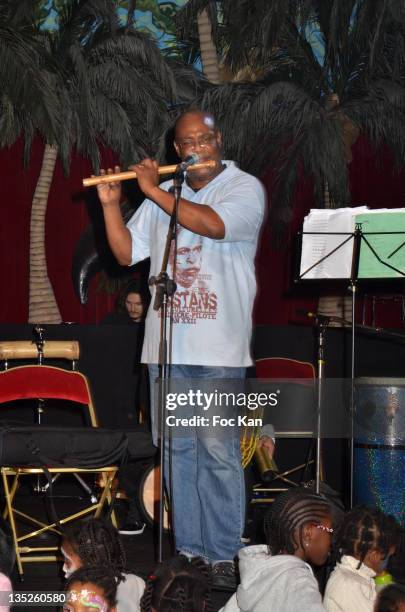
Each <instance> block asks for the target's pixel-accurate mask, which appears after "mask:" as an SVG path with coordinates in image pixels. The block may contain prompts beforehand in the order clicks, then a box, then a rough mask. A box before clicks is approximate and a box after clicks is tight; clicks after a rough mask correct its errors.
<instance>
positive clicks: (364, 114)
mask: <svg viewBox="0 0 405 612" xmlns="http://www.w3.org/2000/svg"><path fill="white" fill-rule="evenodd" d="M218 7H219V16H218ZM207 8H210V10H211V11H213V10H214V8H216V9H217V13H216V15H217V22H216V24H215V27H214V29H213V32H214V39H215V41H216V43H217V48H218V49H219V51H220V53H221V58H222V60H221V61H222V63H223V64H224V65H225V66H226V67H227V68H228V69H229V71H230V73H231V74H232V75H233V77H234V79H235V78H236V79H239V78H240V77H241V75H242V76H243V74H245V75H246V74H247V73H248V74H249V75H250V77H251V78H250V80H249V81H247V80H245V81H242V82H233V83H227V84H224V85H220V86H219V87H215V88H210V89H209V90H207V91H206V93H205V94H204V95H203V96H202V98H201V104H202V105H203V106H204V107H205V108H207V109H209V110H211V111H213V112H215V113H216V115H217V116H218V117H219V120H220V122H221V125H222V129H223V131H224V133H225V142H226V146H227V149H228V154H230V155H231V156H232V157H234V158H236V159H237V160H238V161H239V163H240V164H241V165H242V167H244V168H245V169H247V170H250V171H251V172H253V173H255V174H260V173H262V172H263V171H264V170H265V169H266V168H267V167H268V166H273V167H274V168H275V169H276V171H277V181H276V186H275V191H274V192H273V194H272V206H271V209H272V218H273V220H274V221H276V222H278V223H280V222H282V223H283V222H287V221H288V219H289V217H290V214H291V200H292V194H293V191H294V187H295V184H296V181H297V176H298V167H299V165H300V164H301V165H302V167H303V169H304V172H305V174H306V176H308V177H310V178H311V179H312V180H313V182H314V194H315V198H316V201H317V203H318V204H319V205H321V204H322V203H323V197H324V186H325V183H326V182H327V184H328V186H329V191H330V195H331V198H332V200H333V202H335V203H336V204H337V205H345V204H347V203H348V202H349V201H350V194H349V189H348V176H347V161H348V160H350V145H351V144H352V142H353V141H354V140H355V138H356V136H357V134H358V133H359V132H360V133H363V134H365V135H367V136H368V137H369V138H370V140H371V141H372V143H373V144H374V145H375V146H376V147H378V146H379V145H381V144H382V143H384V144H386V145H388V146H389V148H390V149H391V150H392V151H393V153H394V156H395V159H396V161H397V163H398V164H402V163H403V162H404V159H405V121H404V119H405V115H404V112H405V90H404V77H405V72H404V61H405V54H404V48H405V42H404V41H405V30H404V21H403V20H401V19H400V16H401V14H400V9H399V7H398V3H396V2H394V1H390V0H267V1H266V2H263V1H261V0H249V1H246V0H232V1H231V0H222V1H220V2H213V0H190V1H189V3H188V4H187V6H186V8H185V9H183V11H182V12H181V13H180V17H179V19H180V20H181V18H182V17H183V22H182V21H180V26H181V30H180V31H181V32H182V33H183V35H186V34H187V33H189V35H190V41H191V46H192V45H193V44H195V41H196V40H197V39H196V36H195V19H196V16H197V14H198V12H199V11H201V10H202V9H207ZM186 9H187V10H186ZM214 14H215V13H214ZM187 24H188V25H187ZM193 33H194V34H193ZM235 118H237V120H238V121H237V128H235Z"/></svg>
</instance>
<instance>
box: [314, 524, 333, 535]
mask: <svg viewBox="0 0 405 612" xmlns="http://www.w3.org/2000/svg"><path fill="white" fill-rule="evenodd" d="M315 527H316V528H317V529H322V531H326V533H333V532H334V529H333V528H332V527H326V525H322V524H318V525H315Z"/></svg>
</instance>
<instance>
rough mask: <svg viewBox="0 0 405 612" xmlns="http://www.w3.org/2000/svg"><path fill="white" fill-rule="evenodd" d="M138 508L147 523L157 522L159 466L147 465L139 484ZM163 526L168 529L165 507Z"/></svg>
mask: <svg viewBox="0 0 405 612" xmlns="http://www.w3.org/2000/svg"><path fill="white" fill-rule="evenodd" d="M138 499H139V509H140V510H141V512H142V514H143V516H144V519H145V521H146V522H147V523H148V525H152V526H153V525H154V524H158V522H159V499H160V466H159V465H154V464H151V465H149V466H148V467H147V468H146V470H145V472H144V474H143V476H142V478H141V481H140V484H139V497H138ZM163 526H164V529H165V531H168V530H169V516H168V512H167V508H166V507H165V510H164V520H163Z"/></svg>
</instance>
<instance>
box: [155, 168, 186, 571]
mask: <svg viewBox="0 0 405 612" xmlns="http://www.w3.org/2000/svg"><path fill="white" fill-rule="evenodd" d="M183 181H184V176H183V167H182V165H181V164H179V165H178V166H177V169H176V172H175V174H174V176H173V186H174V207H173V211H172V214H171V217H170V223H169V229H168V232H167V236H166V245H165V250H164V253H163V259H162V265H161V270H160V272H159V274H158V275H157V276H151V278H150V279H149V285H150V286H154V287H155V288H156V291H155V300H154V303H153V309H154V310H160V314H161V318H160V342H159V366H160V377H159V399H158V419H157V420H158V427H157V430H158V435H159V434H160V446H159V457H160V479H159V492H160V500H159V530H158V563H162V562H163V525H164V495H165V487H164V470H165V449H166V420H165V398H166V391H167V387H168V382H169V380H170V363H169V356H168V351H167V313H168V301H169V298H171V297H172V296H173V295H174V293H175V291H176V288H177V286H176V283H175V282H174V280H173V279H171V278H170V277H169V275H168V273H167V264H168V261H169V254H170V247H171V244H172V240H173V239H174V238H175V235H176V227H177V216H178V207H179V202H180V197H181V188H182V184H183ZM175 257H176V254H175ZM152 409H153V407H152ZM169 451H170V446H169ZM169 464H170V460H169Z"/></svg>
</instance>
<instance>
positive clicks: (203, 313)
mask: <svg viewBox="0 0 405 612" xmlns="http://www.w3.org/2000/svg"><path fill="white" fill-rule="evenodd" d="M223 163H225V164H226V169H225V170H223V171H222V172H221V173H220V174H219V175H218V176H216V177H215V178H214V179H213V180H212V181H211V182H210V183H209V184H208V185H207V186H206V187H204V188H203V189H200V190H199V191H198V192H196V193H195V192H194V191H193V190H192V189H191V188H190V187H189V186H188V185H187V183H186V182H184V184H183V189H182V197H184V198H185V199H187V200H190V201H191V202H195V203H202V204H207V205H209V206H210V207H211V208H213V209H214V210H215V212H216V213H217V214H218V215H219V216H220V217H221V219H222V221H223V223H224V225H225V237H224V238H223V239H222V240H214V239H212V238H205V237H204V236H199V235H198V234H194V233H192V232H190V231H188V230H186V229H185V228H183V227H179V231H178V237H177V258H176V266H175V267H176V276H175V281H176V283H177V291H176V293H175V295H174V297H173V300H172V306H171V310H172V316H173V322H174V325H173V350H172V363H174V364H187V365H206V366H227V367H245V366H249V365H252V359H251V356H250V350H249V344H250V337H251V331H252V308H253V301H254V298H255V294H256V278H255V270H254V258H255V254H256V248H257V241H258V236H259V231H260V227H261V224H262V221H263V216H264V210H265V193H264V189H263V186H262V184H261V183H260V181H258V180H257V179H256V178H255V177H253V176H251V175H250V174H247V173H246V172H242V171H241V170H239V168H237V166H236V165H235V164H234V162H231V161H226V162H223ZM172 184H173V182H172V181H171V180H170V181H166V182H165V183H162V184H161V185H160V187H161V188H162V189H165V190H166V191H168V190H169V188H170V187H171V186H172ZM169 220H170V217H169V215H167V214H166V213H165V212H164V211H163V210H161V209H160V208H159V207H158V206H157V205H156V204H155V203H154V202H152V201H150V200H145V201H144V202H143V203H142V204H141V206H140V207H139V208H138V210H137V211H136V212H135V214H134V215H133V217H132V218H131V219H130V221H129V222H128V224H127V227H128V229H129V230H130V232H131V235H132V265H133V264H135V263H137V262H138V261H141V260H143V259H146V258H147V257H150V259H151V270H150V273H151V275H157V274H158V273H159V272H160V266H161V263H162V257H163V251H164V247H165V240H166V235H167V230H168V226H169ZM173 264H174V256H173V250H172V251H171V254H170V258H169V266H168V273H169V275H170V276H171V277H173ZM152 306H153V296H152V302H151V306H150V308H149V311H148V315H147V318H146V329H145V340H144V346H143V351H142V361H143V362H144V363H158V361H159V358H158V354H159V338H160V312H156V311H155V310H153V307H152ZM169 310H170V308H169ZM169 314H170V312H169Z"/></svg>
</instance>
